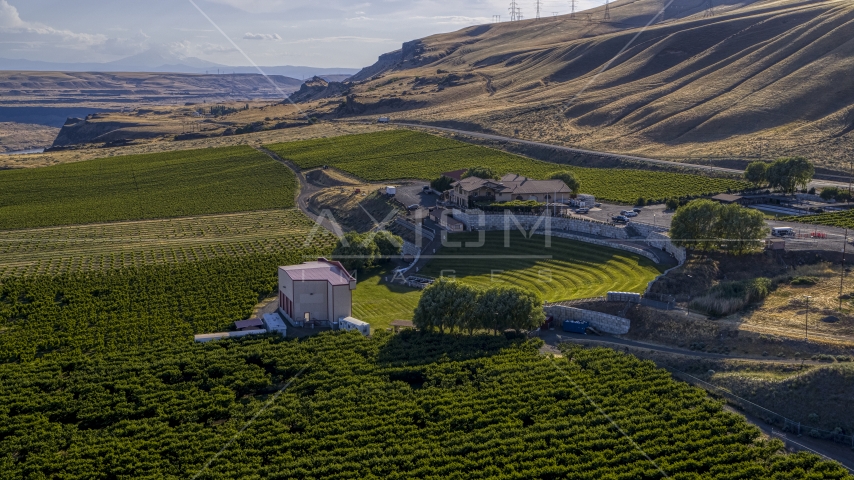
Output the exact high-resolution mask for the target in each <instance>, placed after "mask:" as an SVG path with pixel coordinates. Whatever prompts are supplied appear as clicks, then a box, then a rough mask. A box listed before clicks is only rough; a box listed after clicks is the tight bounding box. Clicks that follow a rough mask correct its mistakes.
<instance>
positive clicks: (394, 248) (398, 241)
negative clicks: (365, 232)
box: [374, 230, 403, 261]
mask: <svg viewBox="0 0 854 480" xmlns="http://www.w3.org/2000/svg"><path fill="white" fill-rule="evenodd" d="M374 243H375V244H376V246H377V251H378V253H379V255H380V257H382V260H383V261H388V260H390V259H391V257H396V256H399V255H400V252H402V251H403V239H402V238H401V237H399V236H397V235H395V234H393V233H391V232H389V231H388V230H380V231H379V232H377V233H376V235H374Z"/></svg>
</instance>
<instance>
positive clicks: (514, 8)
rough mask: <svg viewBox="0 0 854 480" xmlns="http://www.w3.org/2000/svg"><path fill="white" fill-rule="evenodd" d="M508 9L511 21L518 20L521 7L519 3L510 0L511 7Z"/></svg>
mask: <svg viewBox="0 0 854 480" xmlns="http://www.w3.org/2000/svg"><path fill="white" fill-rule="evenodd" d="M508 10H510V21H511V22H515V21H516V20H519V18H518V16H517V15H518V13H519V7H518V4H517V3H516V0H510V8H509V9H508Z"/></svg>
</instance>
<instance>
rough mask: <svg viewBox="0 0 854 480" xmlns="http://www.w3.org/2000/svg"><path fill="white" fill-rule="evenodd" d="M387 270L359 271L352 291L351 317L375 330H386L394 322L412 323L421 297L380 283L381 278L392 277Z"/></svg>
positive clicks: (414, 292)
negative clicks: (368, 324)
mask: <svg viewBox="0 0 854 480" xmlns="http://www.w3.org/2000/svg"><path fill="white" fill-rule="evenodd" d="M390 270H391V269H390V268H388V269H386V268H380V269H374V270H370V271H368V272H365V273H362V272H360V273H359V283H358V285H357V287H356V290H355V291H354V292H353V315H354V316H355V317H356V318H358V319H359V320H363V321H365V322H368V323H370V324H371V328H372V329H374V330H382V329H385V328H388V327H389V326H390V324H391V322H392V321H394V320H411V319H412V311H413V310H415V306H416V305H418V299H420V298H421V290H417V289H414V288H409V287H404V286H402V285H400V284H394V285H392V284H389V283H386V282H383V281H382V278H383V277H384V276H391V273H390Z"/></svg>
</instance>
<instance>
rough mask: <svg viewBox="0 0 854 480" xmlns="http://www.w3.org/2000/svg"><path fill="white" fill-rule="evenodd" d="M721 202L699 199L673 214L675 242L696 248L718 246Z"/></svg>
mask: <svg viewBox="0 0 854 480" xmlns="http://www.w3.org/2000/svg"><path fill="white" fill-rule="evenodd" d="M721 208H722V206H721V204H720V203H717V202H713V201H712V200H706V199H699V200H693V201H691V202H688V203H687V204H686V205H684V206H682V207H680V208H679V210H677V211H676V214H675V215H673V220H672V221H671V223H670V238H672V239H673V243H675V244H676V245H681V246H684V247H688V248H693V249H696V250H701V251H703V250H714V249H715V248H717V245H718V241H717V238H716V236H717V234H718V225H717V224H718V221H719V220H720V211H721Z"/></svg>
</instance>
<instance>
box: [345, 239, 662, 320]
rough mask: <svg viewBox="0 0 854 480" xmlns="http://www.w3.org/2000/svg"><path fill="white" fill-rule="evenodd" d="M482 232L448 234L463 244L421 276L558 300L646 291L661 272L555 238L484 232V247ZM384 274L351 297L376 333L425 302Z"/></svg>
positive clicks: (625, 255)
mask: <svg viewBox="0 0 854 480" xmlns="http://www.w3.org/2000/svg"><path fill="white" fill-rule="evenodd" d="M478 235H479V233H478V232H472V233H459V234H453V235H450V236H449V241H450V242H462V243H463V246H461V247H457V248H451V247H443V248H442V250H441V251H439V253H438V257H437V258H435V259H433V260H432V261H431V262H430V263H428V264H427V265H426V266H425V267H424V268H423V269H422V270H421V271H420V272H419V274H423V275H425V276H430V277H440V276H454V277H456V278H457V279H458V280H460V281H463V282H466V283H471V284H474V285H479V286H482V287H488V286H489V285H491V284H497V283H500V284H510V285H515V286H519V287H522V288H525V289H527V290H530V291H534V292H537V293H539V294H540V296H541V297H542V298H543V300H545V301H550V302H555V301H560V300H572V299H576V298H590V297H598V296H602V295H605V293H607V292H609V291H620V292H643V291H644V290H645V289H646V286H647V283H649V282H650V281H651V280H652V279H654V278H655V277H656V276H658V275H660V274H661V273H662V269H661V268H660V267H659V266H657V265H656V264H655V263H653V262H652V261H650V260H649V259H647V258H645V257H642V256H640V255H635V254H632V253H629V252H624V251H621V250H616V249H611V248H605V247H600V246H598V245H592V244H589V243H584V242H577V241H573V240H566V239H562V238H556V237H553V238H552V239H551V247H546V246H545V241H546V237H545V236H542V235H533V236H532V237H531V238H525V237H524V236H523V235H522V234H521V233H519V232H514V233H511V235H510V246H509V248H507V247H505V246H504V245H505V244H504V232H486V237H485V243H484V245H483V246H482V247H477V248H475V247H470V248H467V247H465V244H466V243H477V242H478ZM381 276H382V275H381V274H376V273H371V274H369V275H366V276H365V277H364V278H361V279H360V281H359V284H358V287H357V288H356V291H355V292H354V295H353V313H354V315H356V317H357V318H360V319H362V320H364V321H366V322H368V323H370V324H371V327H372V328H374V329H382V328H386V327H388V325H389V323H390V322H391V321H392V320H396V319H400V320H408V319H411V318H412V311H413V310H414V309H415V306H416V305H417V304H418V300H419V299H420V298H421V295H420V292H419V291H417V290H411V289H408V288H405V287H401V286H390V285H388V284H387V283H385V282H383V281H381Z"/></svg>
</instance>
